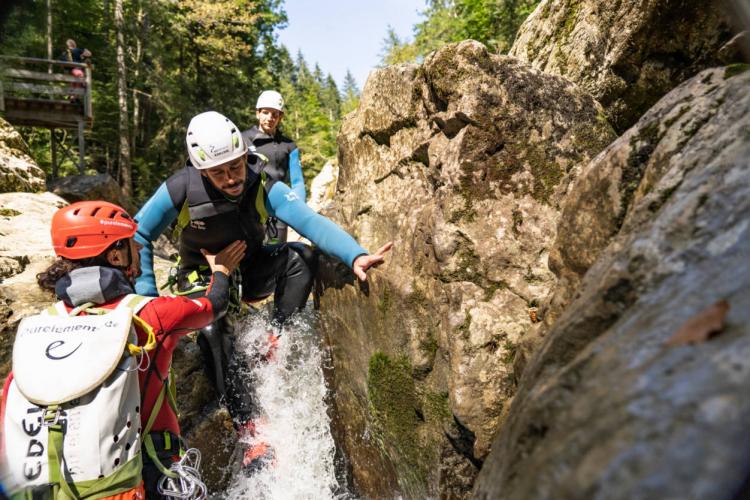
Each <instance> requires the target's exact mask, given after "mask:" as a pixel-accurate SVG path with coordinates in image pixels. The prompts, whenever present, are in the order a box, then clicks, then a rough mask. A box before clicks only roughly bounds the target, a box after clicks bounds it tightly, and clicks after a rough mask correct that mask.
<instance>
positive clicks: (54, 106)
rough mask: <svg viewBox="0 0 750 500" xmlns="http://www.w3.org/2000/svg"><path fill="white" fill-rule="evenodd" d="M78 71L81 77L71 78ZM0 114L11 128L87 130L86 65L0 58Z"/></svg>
mask: <svg viewBox="0 0 750 500" xmlns="http://www.w3.org/2000/svg"><path fill="white" fill-rule="evenodd" d="M74 68H79V69H80V70H81V71H82V72H83V75H84V76H83V77H78V76H73V75H72V74H71V71H72V70H73V69H74ZM0 111H1V112H3V114H4V115H5V118H6V120H8V121H9V122H10V123H12V124H14V125H30V126H36V127H46V128H79V127H80V126H81V122H82V123H83V125H84V126H86V127H90V126H91V123H92V120H93V113H92V108H91V68H90V67H89V66H88V65H86V64H80V63H73V62H65V61H54V60H49V59H37V58H32V57H8V56H0Z"/></svg>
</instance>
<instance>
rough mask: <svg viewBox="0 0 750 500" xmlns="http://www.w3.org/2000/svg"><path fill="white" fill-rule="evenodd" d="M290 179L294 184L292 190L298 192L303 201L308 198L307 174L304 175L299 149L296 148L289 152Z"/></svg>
mask: <svg viewBox="0 0 750 500" xmlns="http://www.w3.org/2000/svg"><path fill="white" fill-rule="evenodd" d="M289 181H290V182H291V184H292V191H294V192H295V193H297V196H299V197H300V199H301V200H302V201H305V200H307V193H306V192H305V176H304V175H302V162H300V158H299V149H298V148H295V149H294V151H292V152H291V153H290V154H289Z"/></svg>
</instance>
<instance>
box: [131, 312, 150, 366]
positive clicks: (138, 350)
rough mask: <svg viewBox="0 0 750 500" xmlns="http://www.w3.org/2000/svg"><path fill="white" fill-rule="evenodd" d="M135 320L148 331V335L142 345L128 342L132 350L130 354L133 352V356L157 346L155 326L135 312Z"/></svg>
mask: <svg viewBox="0 0 750 500" xmlns="http://www.w3.org/2000/svg"><path fill="white" fill-rule="evenodd" d="M133 321H134V322H135V323H137V324H138V326H140V327H141V328H142V329H143V331H144V332H146V336H147V337H146V343H145V344H144V345H142V346H139V345H134V344H128V351H130V354H132V355H133V356H136V355H138V354H141V353H142V352H143V351H153V350H154V348H155V347H156V334H155V333H154V329H153V327H152V326H151V325H149V324H148V323H146V321H144V320H143V319H141V318H139V317H138V316H136V315H135V314H134V315H133Z"/></svg>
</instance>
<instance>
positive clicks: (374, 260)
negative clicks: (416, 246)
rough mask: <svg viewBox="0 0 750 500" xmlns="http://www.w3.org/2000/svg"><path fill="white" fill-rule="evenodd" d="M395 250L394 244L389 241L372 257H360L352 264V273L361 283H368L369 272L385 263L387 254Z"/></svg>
mask: <svg viewBox="0 0 750 500" xmlns="http://www.w3.org/2000/svg"><path fill="white" fill-rule="evenodd" d="M391 248H393V242H392V241H389V242H388V243H386V244H385V245H383V246H382V247H380V248H379V249H378V251H377V252H375V253H374V254H372V255H360V256H359V257H357V258H356V259H354V263H353V264H352V271H354V274H355V275H356V276H357V278H359V279H360V280H361V281H367V270H368V269H370V268H371V267H378V266H379V265H380V264H382V263H383V262H385V254H386V253H388V252H389V251H390V249H391Z"/></svg>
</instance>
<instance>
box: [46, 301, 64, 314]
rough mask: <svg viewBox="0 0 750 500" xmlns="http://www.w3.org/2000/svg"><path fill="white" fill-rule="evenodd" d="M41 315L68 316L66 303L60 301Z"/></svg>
mask: <svg viewBox="0 0 750 500" xmlns="http://www.w3.org/2000/svg"><path fill="white" fill-rule="evenodd" d="M41 314H46V315H49V316H67V315H68V310H67V309H66V308H65V302H63V301H62V300H58V301H57V302H55V303H54V304H52V305H51V306H49V307H48V308H47V309H45V310H44V311H42V313H41Z"/></svg>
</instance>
